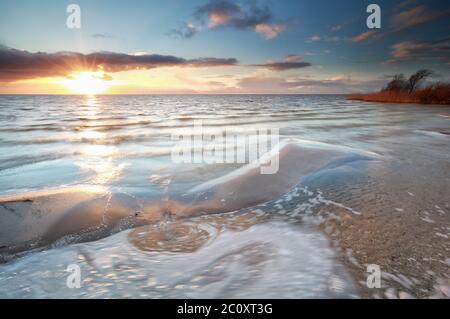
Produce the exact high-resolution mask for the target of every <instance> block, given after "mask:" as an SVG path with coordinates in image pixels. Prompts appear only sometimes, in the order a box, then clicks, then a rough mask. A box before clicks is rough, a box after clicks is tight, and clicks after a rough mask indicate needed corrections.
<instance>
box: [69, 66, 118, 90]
mask: <svg viewBox="0 0 450 319" xmlns="http://www.w3.org/2000/svg"><path fill="white" fill-rule="evenodd" d="M61 84H62V85H64V86H65V87H67V88H68V89H69V90H70V91H71V92H73V93H76V94H86V95H95V94H102V93H104V92H105V91H106V90H108V89H109V88H110V87H111V85H112V81H111V78H110V77H109V76H108V75H106V74H104V73H103V72H101V71H98V72H76V73H72V74H71V75H70V76H68V77H67V78H66V79H64V80H62V81H61Z"/></svg>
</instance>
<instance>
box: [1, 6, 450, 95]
mask: <svg viewBox="0 0 450 319" xmlns="http://www.w3.org/2000/svg"><path fill="white" fill-rule="evenodd" d="M71 3H75V4H78V5H79V6H80V7H81V28H80V29H69V28H68V27H67V26H66V19H67V17H68V15H69V13H66V8H67V6H68V5H69V4H71ZM370 3H377V4H379V5H380V7H381V12H382V27H381V29H379V30H377V31H373V30H370V29H368V28H367V26H366V18H367V16H368V15H369V14H368V13H366V7H367V5H368V4H370ZM449 16H450V10H449V5H448V2H446V1H441V0H436V1H424V0H406V1H391V0H389V1H380V0H378V1H373V0H372V1H361V0H344V1H331V0H330V1H322V0H312V1H309V0H303V1H301V0H292V1H275V0H272V1H262V0H261V1H239V2H236V1H231V0H222V1H212V0H195V1H180V0H164V1H159V0H158V1H156V0H153V1H148V0H147V1H143V0H142V1H141V0H132V1H122V0H117V1H115V0H85V1H83V0H71V1H65V0H59V1H58V0H52V1H51V0H43V1H32V0H30V1H25V0H20V1H17V0H0V93H1V94H11V93H14V94H16V93H20V94H71V93H82V94H96V93H108V94H166V93H167V94H179V93H348V92H361V91H370V90H378V89H379V88H380V87H381V86H382V85H383V84H384V83H385V82H386V80H387V79H388V77H389V76H391V75H392V74H394V73H405V74H407V75H408V74H410V73H411V72H414V71H416V70H417V69H418V68H429V69H431V70H433V71H434V72H435V74H434V76H433V78H432V80H434V81H445V80H449V78H450V36H449V35H450V22H449V21H450V19H449Z"/></svg>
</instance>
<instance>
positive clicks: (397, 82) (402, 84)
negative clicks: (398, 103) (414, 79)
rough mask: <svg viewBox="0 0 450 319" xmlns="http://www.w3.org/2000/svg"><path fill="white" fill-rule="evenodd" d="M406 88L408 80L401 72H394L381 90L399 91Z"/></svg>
mask: <svg viewBox="0 0 450 319" xmlns="http://www.w3.org/2000/svg"><path fill="white" fill-rule="evenodd" d="M407 88H408V82H407V81H406V78H405V76H404V75H403V74H396V75H394V76H393V78H392V80H391V81H390V82H389V83H388V84H387V85H386V87H385V88H384V89H383V91H401V90H406V89H407Z"/></svg>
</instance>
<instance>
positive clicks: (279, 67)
mask: <svg viewBox="0 0 450 319" xmlns="http://www.w3.org/2000/svg"><path fill="white" fill-rule="evenodd" d="M254 66H258V67H263V68H267V69H269V70H272V71H287V70H294V69H301V68H306V67H308V66H311V63H309V62H287V61H286V62H273V63H264V64H254Z"/></svg>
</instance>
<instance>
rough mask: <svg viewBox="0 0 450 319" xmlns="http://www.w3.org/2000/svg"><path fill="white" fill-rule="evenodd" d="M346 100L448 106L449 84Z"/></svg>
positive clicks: (359, 96)
mask: <svg viewBox="0 0 450 319" xmlns="http://www.w3.org/2000/svg"><path fill="white" fill-rule="evenodd" d="M347 99H348V100H359V101H367V102H387V103H419V104H448V105H450V84H449V83H437V84H433V85H430V86H428V87H426V88H423V89H420V90H416V91H414V92H412V93H408V92H407V91H381V92H377V93H368V94H352V95H348V96H347Z"/></svg>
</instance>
